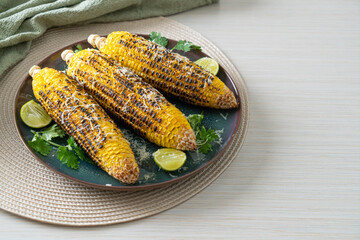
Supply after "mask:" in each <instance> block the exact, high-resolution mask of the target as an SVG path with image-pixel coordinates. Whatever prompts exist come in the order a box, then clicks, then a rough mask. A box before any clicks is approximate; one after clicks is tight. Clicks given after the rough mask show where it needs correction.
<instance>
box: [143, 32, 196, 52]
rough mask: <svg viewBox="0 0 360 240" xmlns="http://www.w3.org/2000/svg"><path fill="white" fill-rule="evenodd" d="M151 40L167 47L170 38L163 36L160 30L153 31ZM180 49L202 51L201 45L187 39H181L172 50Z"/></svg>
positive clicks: (150, 36)
mask: <svg viewBox="0 0 360 240" xmlns="http://www.w3.org/2000/svg"><path fill="white" fill-rule="evenodd" d="M149 39H150V41H152V42H154V43H157V44H160V45H161V46H163V47H166V46H167V45H168V40H167V38H166V37H163V36H161V33H159V32H154V31H153V32H151V33H150V35H149ZM175 49H176V50H180V51H184V52H189V51H191V50H199V51H201V47H200V46H197V45H195V44H193V43H192V42H190V41H187V40H179V41H178V42H177V43H176V45H175V46H174V47H173V48H172V49H171V50H175Z"/></svg>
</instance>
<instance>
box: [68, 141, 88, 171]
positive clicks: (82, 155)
mask: <svg viewBox="0 0 360 240" xmlns="http://www.w3.org/2000/svg"><path fill="white" fill-rule="evenodd" d="M67 142H68V146H69V147H70V148H71V147H73V148H74V151H75V152H76V154H77V156H78V157H79V158H80V160H82V161H85V162H88V163H91V164H93V165H94V162H93V160H91V158H89V157H88V156H87V154H86V153H85V151H84V150H83V149H82V148H81V147H80V146H79V145H78V144H77V143H76V141H75V138H74V137H70V138H69V139H68V140H67Z"/></svg>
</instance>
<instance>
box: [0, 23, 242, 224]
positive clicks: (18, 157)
mask: <svg viewBox="0 0 360 240" xmlns="http://www.w3.org/2000/svg"><path fill="white" fill-rule="evenodd" d="M116 30H127V31H129V32H133V33H146V34H148V33H150V32H151V31H159V32H162V33H163V34H164V35H165V36H167V37H169V38H172V39H187V40H191V41H192V42H194V43H196V44H198V45H200V46H202V48H203V51H204V52H205V53H207V54H208V55H210V56H211V57H213V58H214V59H216V60H217V61H218V62H219V63H220V64H221V65H222V66H223V67H224V68H225V69H226V70H227V71H228V73H229V74H230V75H231V77H232V79H234V81H235V83H236V85H237V87H238V89H239V91H240V98H241V99H240V100H241V108H242V112H243V115H242V117H241V123H240V124H241V126H240V128H239V130H238V132H237V133H236V136H235V138H234V140H233V142H232V143H231V144H230V146H229V148H228V149H227V150H226V151H225V153H224V154H223V156H222V157H221V158H220V159H219V160H218V161H216V162H215V163H214V164H212V165H210V166H208V167H207V168H206V169H204V170H203V171H202V172H200V173H198V174H196V175H195V176H193V177H190V178H188V179H186V180H184V181H180V182H178V183H176V184H173V185H170V186H168V187H163V188H159V189H155V190H147V191H137V192H118V191H116V192H115V191H105V190H99V189H94V188H90V187H86V186H83V185H81V184H78V183H75V182H73V181H71V180H68V179H66V178H64V177H62V176H60V175H58V174H56V173H54V172H52V171H51V170H49V169H47V168H46V167H45V166H44V165H42V164H41V163H40V162H38V161H37V160H36V159H35V158H33V157H32V155H31V154H30V152H29V151H28V150H27V149H26V148H25V146H24V145H23V143H22V142H21V140H20V138H19V136H18V134H17V132H16V127H15V119H14V115H15V113H14V108H15V101H14V100H15V95H16V92H17V90H18V88H19V87H20V84H21V83H22V81H23V80H24V78H25V77H26V75H27V72H28V69H29V68H30V67H31V66H32V65H34V64H35V63H39V62H40V61H41V60H42V59H44V58H45V57H47V56H48V55H50V54H52V53H53V52H54V51H56V50H58V49H60V48H62V47H64V46H66V45H69V44H71V43H73V42H76V41H79V40H83V39H86V37H87V36H88V35H89V34H91V33H98V34H102V35H107V34H108V33H110V32H112V31H116ZM247 121H248V102H247V94H246V88H245V84H244V82H243V80H242V78H241V76H240V74H239V73H238V72H237V70H236V69H235V67H234V66H233V65H232V64H231V62H230V61H229V60H228V59H227V58H226V57H225V55H224V54H223V53H222V52H221V51H220V50H219V49H218V48H217V47H216V46H214V45H213V44H212V43H211V42H209V41H208V40H206V39H205V38H204V37H203V36H201V35H200V34H199V33H197V32H195V31H194V30H192V29H190V28H188V27H186V26H184V25H182V24H179V23H177V22H175V21H173V20H170V19H168V18H162V17H160V18H151V19H145V20H140V21H132V22H119V23H108V24H92V25H86V26H75V27H68V28H54V29H51V30H50V31H48V32H47V33H46V34H45V35H44V36H42V37H41V38H39V39H37V40H35V41H34V42H33V45H32V47H31V51H30V53H29V54H28V55H27V57H26V58H25V59H24V60H23V61H21V62H20V63H18V64H17V65H16V66H15V67H13V68H12V69H10V70H9V71H7V72H6V73H5V74H4V75H3V76H2V77H1V78H0V138H1V139H0V208H2V209H4V210H6V211H8V212H11V213H14V214H17V215H20V216H23V217H26V218H30V219H34V220H37V221H42V222H48V223H53V224H61V225H76V226H87V225H106V224H113V223H120V222H126V221H131V220H135V219H139V218H143V217H146V216H150V215H153V214H156V213H159V212H162V211H164V210H167V209H169V208H172V207H174V206H176V205H178V204H180V203H182V202H184V201H186V200H187V199H189V198H191V197H192V196H194V195H195V194H197V193H198V192H200V191H201V190H202V189H204V188H205V187H206V186H208V185H209V184H210V183H211V182H213V181H214V180H215V179H216V178H217V177H218V176H219V175H220V174H221V173H222V172H223V171H224V170H225V169H226V168H227V167H228V166H229V164H230V163H231V162H232V160H233V159H234V158H235V156H236V154H237V153H238V151H239V150H240V147H241V145H242V143H243V140H244V137H245V132H246V127H247Z"/></svg>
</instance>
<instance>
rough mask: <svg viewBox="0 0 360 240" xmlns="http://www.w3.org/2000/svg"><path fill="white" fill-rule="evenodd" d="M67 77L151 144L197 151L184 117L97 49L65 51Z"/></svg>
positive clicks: (156, 92) (189, 127)
mask: <svg viewBox="0 0 360 240" xmlns="http://www.w3.org/2000/svg"><path fill="white" fill-rule="evenodd" d="M61 55H62V58H63V59H64V60H65V61H66V62H67V64H68V68H67V74H68V75H69V76H71V77H72V78H73V79H76V80H77V81H78V82H79V83H80V84H81V85H83V86H84V88H85V89H86V90H87V91H88V92H89V93H90V94H92V96H93V97H94V98H95V99H96V100H97V101H98V102H99V103H100V104H101V105H102V106H103V107H104V108H105V109H106V110H108V111H109V112H111V113H112V114H113V115H115V116H116V117H117V118H119V119H120V120H122V121H123V122H125V123H126V124H127V125H128V126H130V127H132V128H133V129H134V130H135V132H137V133H138V134H139V135H141V136H143V137H145V138H147V139H148V140H149V141H151V142H153V143H155V144H157V145H160V146H163V147H169V148H176V149H180V150H194V149H195V148H196V137H195V134H194V131H193V130H192V128H191V126H190V124H189V123H188V121H187V119H186V117H185V116H184V114H183V113H182V112H181V111H180V110H178V109H177V108H176V107H175V106H174V105H172V104H171V103H169V102H168V101H167V100H166V99H165V98H164V97H163V96H162V95H161V94H160V93H159V92H158V91H157V90H156V89H155V88H153V87H152V86H151V85H150V84H148V83H146V82H143V81H142V79H141V78H140V77H138V76H137V75H135V74H134V73H133V72H132V71H131V70H129V69H127V68H125V67H120V66H119V65H118V63H117V62H116V61H115V60H114V59H112V58H110V57H108V56H106V55H104V54H102V53H100V52H99V51H98V50H96V49H85V50H82V51H80V52H77V53H75V54H74V52H73V51H71V50H65V51H64V52H63V53H62V54H61Z"/></svg>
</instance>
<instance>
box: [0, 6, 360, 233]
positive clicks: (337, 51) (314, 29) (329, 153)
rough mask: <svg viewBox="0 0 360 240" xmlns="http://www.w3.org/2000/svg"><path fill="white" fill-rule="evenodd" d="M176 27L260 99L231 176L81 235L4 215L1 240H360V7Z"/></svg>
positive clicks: (301, 9)
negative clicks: (201, 39)
mask: <svg viewBox="0 0 360 240" xmlns="http://www.w3.org/2000/svg"><path fill="white" fill-rule="evenodd" d="M170 18H172V19H174V20H177V21H179V22H181V23H183V24H185V25H188V26H190V27H192V28H194V29H196V30H197V31H199V32H200V33H202V34H203V35H205V36H206V37H207V38H208V39H210V40H211V41H213V42H214V43H215V44H216V45H217V46H219V47H220V49H222V50H223V51H224V52H225V53H226V55H227V56H228V57H229V58H230V59H231V60H232V61H233V63H234V64H235V65H236V66H237V68H238V70H239V71H240V72H241V74H242V76H243V77H244V79H245V81H246V83H247V87H248V91H249V100H250V111H251V117H250V126H249V130H248V134H247V138H246V141H245V144H244V146H243V148H242V150H241V151H240V153H239V154H238V156H237V158H236V160H235V161H234V162H233V164H232V165H231V166H230V168H229V169H228V170H227V171H226V172H225V173H224V174H223V175H222V176H221V177H220V178H219V179H218V180H217V181H215V182H214V183H213V184H212V185H210V186H209V187H208V188H206V189H205V190H204V191H202V192H201V193H200V194H198V195H197V196H195V197H194V198H192V199H190V200H189V201H187V202H185V203H184V204H182V205H180V206H178V207H176V208H173V209H171V210H168V211H166V212H163V213H161V214H158V215H155V216H152V217H149V218H145V219H142V220H138V221H134V222H130V223H125V224H118V225H113V226H105V227H91V228H90V227H86V228H72V227H61V226H54V225H48V224H43V223H38V222H34V221H31V220H26V219H23V218H21V217H17V216H14V215H12V214H9V213H7V212H4V211H0V238H1V239H4V240H5V239H87V240H91V239H99V238H101V239H184V238H187V239H200V238H202V239H225V236H226V238H230V239H360V2H359V1H356V0H354V1H350V0H348V1H340V0H339V1H326V0H318V1H306V0H296V1H280V0H278V1H275V0H274V1H270V0H268V1H265V0H247V1H245V0H244V1H235V0H233V1H231V0H221V2H220V3H219V4H216V5H212V6H208V7H203V8H198V9H195V10H192V11H188V12H185V13H181V14H178V15H175V16H171V17H170Z"/></svg>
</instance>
